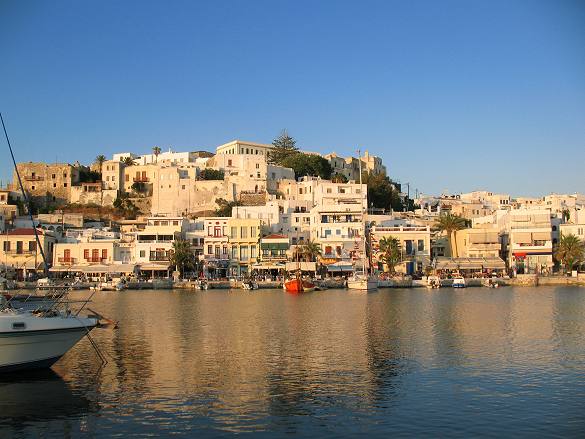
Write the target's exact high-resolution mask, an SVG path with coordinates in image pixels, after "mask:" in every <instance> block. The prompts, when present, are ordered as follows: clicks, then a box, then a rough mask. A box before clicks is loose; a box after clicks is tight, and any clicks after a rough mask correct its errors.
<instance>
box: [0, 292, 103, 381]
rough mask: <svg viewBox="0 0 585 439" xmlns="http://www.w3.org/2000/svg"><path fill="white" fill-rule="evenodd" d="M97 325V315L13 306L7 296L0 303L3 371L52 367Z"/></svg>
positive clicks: (0, 347) (0, 361) (0, 342)
mask: <svg viewBox="0 0 585 439" xmlns="http://www.w3.org/2000/svg"><path fill="white" fill-rule="evenodd" d="M2 299H3V298H2ZM97 324H98V320H97V319H96V318H89V317H81V316H77V315H74V314H71V313H67V312H62V311H58V310H57V309H55V308H51V309H47V310H40V311H22V310H17V309H13V308H12V307H10V305H9V303H8V302H7V301H6V300H5V299H4V300H3V301H2V302H1V303H0V373H1V372H12V371H17V370H23V369H34V368H43V367H51V366H52V365H53V364H54V363H55V362H56V361H57V360H59V359H60V358H61V357H62V356H63V355H65V353H67V351H69V350H70V349H71V348H72V347H73V346H74V345H75V344H76V343H77V342H78V341H79V340H81V339H82V338H83V337H84V336H85V335H86V334H88V333H89V331H91V330H92V329H93V328H94V327H95V326H96V325H97Z"/></svg>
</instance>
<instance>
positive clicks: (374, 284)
mask: <svg viewBox="0 0 585 439" xmlns="http://www.w3.org/2000/svg"><path fill="white" fill-rule="evenodd" d="M347 288H349V289H350V290H361V291H374V290H377V289H378V279H376V278H375V277H373V276H368V275H367V274H364V275H359V274H356V275H355V276H353V277H350V278H349V279H347Z"/></svg>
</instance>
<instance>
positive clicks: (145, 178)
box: [132, 177, 150, 183]
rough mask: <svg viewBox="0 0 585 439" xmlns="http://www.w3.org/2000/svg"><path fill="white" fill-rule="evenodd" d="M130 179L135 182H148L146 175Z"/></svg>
mask: <svg viewBox="0 0 585 439" xmlns="http://www.w3.org/2000/svg"><path fill="white" fill-rule="evenodd" d="M132 181H134V182H135V183H148V182H149V181H150V179H149V178H148V177H134V178H133V179H132Z"/></svg>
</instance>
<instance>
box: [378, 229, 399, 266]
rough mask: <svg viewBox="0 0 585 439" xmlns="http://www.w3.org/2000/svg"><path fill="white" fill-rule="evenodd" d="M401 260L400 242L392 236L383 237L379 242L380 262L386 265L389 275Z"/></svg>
mask: <svg viewBox="0 0 585 439" xmlns="http://www.w3.org/2000/svg"><path fill="white" fill-rule="evenodd" d="M401 259H402V251H401V248H400V241H399V240H398V238H395V237H393V236H385V237H383V238H382V239H381V240H380V260H381V261H382V262H383V263H384V264H386V266H387V267H388V271H389V272H390V273H392V274H393V273H394V272H395V268H396V265H397V264H398V263H399V262H400V260H401Z"/></svg>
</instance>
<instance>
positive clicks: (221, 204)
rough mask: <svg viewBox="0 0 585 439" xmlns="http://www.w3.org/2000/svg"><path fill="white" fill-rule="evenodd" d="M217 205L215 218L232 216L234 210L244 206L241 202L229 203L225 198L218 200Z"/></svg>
mask: <svg viewBox="0 0 585 439" xmlns="http://www.w3.org/2000/svg"><path fill="white" fill-rule="evenodd" d="M215 203H216V204H217V209H215V216H232V208H233V207H235V206H241V205H242V203H241V202H239V201H227V200H224V199H223V198H218V199H217V200H216V201H215Z"/></svg>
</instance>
